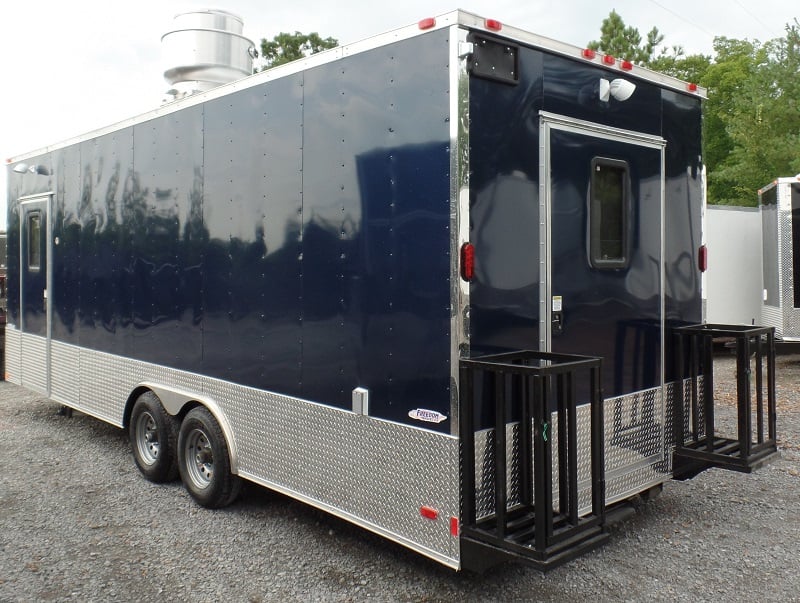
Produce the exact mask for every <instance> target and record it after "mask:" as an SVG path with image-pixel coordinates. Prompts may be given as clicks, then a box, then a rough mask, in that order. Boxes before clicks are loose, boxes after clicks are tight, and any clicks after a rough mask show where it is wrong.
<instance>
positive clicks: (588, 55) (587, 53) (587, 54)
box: [581, 48, 597, 59]
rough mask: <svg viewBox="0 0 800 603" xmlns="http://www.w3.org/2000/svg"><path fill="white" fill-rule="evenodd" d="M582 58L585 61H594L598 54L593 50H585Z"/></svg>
mask: <svg viewBox="0 0 800 603" xmlns="http://www.w3.org/2000/svg"><path fill="white" fill-rule="evenodd" d="M581 56H582V57H583V58H584V59H593V58H594V57H596V56H597V53H596V52H595V51H594V50H592V49H591V48H584V49H583V51H582V52H581Z"/></svg>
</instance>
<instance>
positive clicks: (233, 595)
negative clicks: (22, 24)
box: [0, 356, 800, 602]
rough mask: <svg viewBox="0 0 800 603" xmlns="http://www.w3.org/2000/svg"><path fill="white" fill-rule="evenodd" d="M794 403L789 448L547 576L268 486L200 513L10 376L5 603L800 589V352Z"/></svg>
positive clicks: (1, 583)
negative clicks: (383, 532)
mask: <svg viewBox="0 0 800 603" xmlns="http://www.w3.org/2000/svg"><path fill="white" fill-rule="evenodd" d="M719 364H720V369H719V370H718V373H717V376H716V384H717V387H718V390H719V396H720V399H723V400H724V399H725V398H726V396H727V397H730V398H732V395H731V393H730V392H731V391H733V383H732V370H733V369H732V367H733V363H732V361H731V360H729V359H727V358H724V359H722V360H721V361H720V363H719ZM778 399H779V405H778V432H779V440H780V448H781V458H780V459H778V460H776V461H774V462H772V463H771V464H769V465H767V466H766V467H764V468H762V469H761V470H759V471H757V472H755V473H753V474H749V475H746V474H740V473H732V472H728V471H722V470H718V469H711V470H708V471H706V472H704V473H702V474H700V475H699V476H698V477H696V478H695V479H693V480H689V481H686V482H669V483H667V484H665V486H664V491H663V493H662V494H661V496H660V497H658V498H656V499H655V500H652V501H650V502H648V503H646V504H642V505H639V506H638V507H637V510H636V513H635V514H634V515H633V516H632V517H631V518H629V519H628V520H626V521H624V522H622V523H620V524H617V525H616V526H615V527H614V528H612V537H611V540H610V542H609V543H608V544H606V545H605V546H603V547H602V548H600V549H598V550H596V551H593V552H590V553H588V554H586V555H584V556H583V557H581V558H579V559H576V560H575V561H572V562H571V563H568V564H567V565H565V566H562V567H560V568H557V569H556V570H554V571H552V572H550V573H548V574H546V575H544V574H541V573H539V572H538V571H536V570H534V569H532V568H530V567H527V566H523V565H505V566H501V567H500V568H498V569H496V570H493V571H492V572H490V573H488V574H487V575H483V576H478V575H474V574H470V573H464V572H462V573H455V572H453V571H451V570H449V569H447V568H444V567H442V566H439V565H438V564H436V563H434V562H432V561H428V560H426V559H424V558H423V557H421V556H419V555H417V554H415V553H412V552H410V551H407V550H406V549H404V548H402V547H400V546H397V545H394V544H392V543H390V542H388V541H386V540H384V539H382V538H380V537H378V536H374V535H372V534H370V533H368V532H366V531H364V530H361V529H359V528H357V527H355V526H352V525H350V524H348V523H345V522H343V521H340V520H338V519H336V518H334V517H331V516H329V515H327V514H325V513H322V512H319V511H316V510H314V509H312V508H310V507H308V506H306V505H303V504H300V503H297V502H294V501H292V500H290V499H288V498H285V497H283V496H281V495H278V494H274V493H271V492H268V491H266V490H264V489H261V488H257V487H255V486H253V487H248V488H246V489H245V492H244V496H243V497H242V499H241V500H240V501H239V502H237V503H236V504H234V505H233V506H232V507H230V508H228V509H225V510H221V511H208V510H205V509H202V508H200V507H198V506H197V505H196V504H194V502H193V501H192V500H191V499H190V498H189V496H188V495H187V494H186V492H185V491H184V490H183V488H182V487H181V486H180V485H179V484H173V485H166V486H156V485H153V484H151V483H149V482H147V481H145V480H144V479H143V478H142V477H141V476H140V475H139V472H138V471H137V470H136V468H135V466H134V464H133V458H132V456H131V453H130V451H129V446H128V441H127V436H126V434H125V433H124V432H123V431H122V430H118V429H116V428H114V427H111V426H109V425H106V424H105V423H102V422H100V421H97V420H95V419H92V418H89V417H86V416H84V415H81V414H79V413H75V415H74V417H73V418H71V419H66V418H64V417H61V416H58V415H57V414H56V411H57V409H58V407H57V406H56V405H55V404H54V403H52V402H48V401H47V400H44V399H42V398H41V397H40V396H38V395H36V394H31V393H29V392H27V391H26V390H23V389H21V388H19V387H16V386H13V385H10V384H7V383H0V462H2V472H0V601H71V600H80V601H111V600H114V601H134V600H135V601H141V600H147V599H151V600H169V601H208V602H213V601H220V600H228V601H362V600H368V599H371V600H379V601H456V600H467V601H477V600H496V601H511V600H547V601H585V600H587V599H590V598H591V599H595V600H599V601H613V600H628V601H644V600H660V601H711V600H718V601H721V600H734V601H745V600H751V601H759V602H760V601H792V600H793V601H800V572H799V571H798V568H799V566H800V356H782V357H779V359H778Z"/></svg>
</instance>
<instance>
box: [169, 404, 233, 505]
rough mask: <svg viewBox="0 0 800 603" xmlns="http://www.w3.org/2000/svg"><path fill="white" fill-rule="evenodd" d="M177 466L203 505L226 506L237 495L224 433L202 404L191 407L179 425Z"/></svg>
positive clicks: (196, 498) (191, 492) (187, 484)
mask: <svg viewBox="0 0 800 603" xmlns="http://www.w3.org/2000/svg"><path fill="white" fill-rule="evenodd" d="M178 468H179V470H180V474H181V479H182V480H183V484H184V486H186V490H188V492H189V494H190V495H191V496H192V498H194V499H195V500H196V501H197V502H198V503H199V504H200V505H202V506H204V507H207V508H209V509H218V508H220V507H225V506H227V505H229V504H231V503H232V502H233V501H234V500H236V497H237V496H239V491H240V490H241V481H240V480H239V478H238V477H237V476H235V475H233V473H231V461H230V456H229V455H228V443H227V442H226V441H225V435H224V434H223V433H222V429H221V428H220V426H219V423H217V421H216V419H214V417H213V415H212V414H211V413H210V412H209V411H208V410H207V409H205V408H203V407H202V406H200V407H197V408H194V409H192V410H191V411H190V412H189V414H188V415H186V418H185V419H184V420H183V423H182V424H181V429H180V433H179V435H178Z"/></svg>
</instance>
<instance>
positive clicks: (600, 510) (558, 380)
mask: <svg viewBox="0 0 800 603" xmlns="http://www.w3.org/2000/svg"><path fill="white" fill-rule="evenodd" d="M600 367H601V361H600V359H599V358H589V357H585V356H572V355H564V354H547V353H540V352H516V353H512V354H500V355H495V356H485V357H482V358H476V359H472V360H462V361H461V367H460V372H461V376H460V381H461V396H462V398H461V400H462V404H461V417H460V422H461V423H460V426H461V434H462V461H461V466H462V487H463V501H464V507H463V518H462V531H461V544H462V547H461V551H462V555H461V559H462V565H463V566H464V567H466V568H469V569H476V570H482V569H485V568H487V567H490V566H491V565H494V564H496V563H497V562H499V561H502V560H504V559H507V558H509V557H512V558H517V559H520V560H523V561H526V562H529V563H532V564H533V565H535V566H536V567H537V568H539V569H541V570H547V569H550V568H552V567H555V566H557V565H559V564H561V563H563V562H565V561H567V560H569V559H572V558H574V557H576V556H578V555H580V554H581V553H583V552H584V551H586V550H589V549H591V548H594V547H596V546H598V545H600V544H601V543H602V542H604V541H605V540H606V539H607V538H608V534H607V533H606V530H605V461H604V454H603V437H604V433H603V396H602V392H601V386H600V374H601V373H600ZM577 373H588V383H589V385H590V392H589V399H588V400H583V402H586V403H588V404H590V405H591V510H590V511H589V512H588V513H585V514H584V515H580V514H579V508H578V507H579V504H578V494H579V493H578V448H577V419H576V407H577V404H576V389H575V381H576V374H577ZM483 392H487V395H486V396H484V394H483ZM481 396H483V398H484V399H481ZM486 397H489V398H490V399H489V400H487V399H485V398H486ZM478 402H481V403H483V404H484V405H485V404H487V402H488V403H490V405H491V406H492V407H493V409H494V417H493V418H494V421H493V423H494V424H493V428H494V450H493V453H494V455H493V458H494V467H493V471H492V479H493V484H492V485H493V488H492V492H493V498H494V501H493V503H494V504H493V509H494V512H493V513H492V514H491V515H489V516H488V517H483V518H480V519H478V518H476V501H475V494H476V490H475V482H476V478H475V432H476V423H475V416H474V415H475V408H476V406H477V403H478ZM512 412H513V413H514V414H515V416H519V417H520V420H519V429H520V432H519V433H520V435H519V439H518V447H519V450H518V451H516V452H517V453H518V454H519V459H520V460H519V463H518V469H517V473H518V474H519V475H514V476H509V475H508V473H509V471H508V468H509V459H508V452H507V437H506V426H507V425H508V424H509V422H510V421H511V418H510V416H509V415H510V414H511V413H512ZM552 412H555V413H556V416H557V424H558V437H557V440H558V445H557V450H556V451H555V459H554V457H553V455H554V451H553V434H552V433H551V432H550V429H551V428H550V426H551V422H552V419H551V413H552ZM512 454H513V452H512ZM556 471H557V485H558V492H557V496H555V497H554V488H553V475H554V473H555V472H556ZM509 479H515V480H518V483H519V489H520V496H519V499H520V500H519V504H514V505H513V506H512V507H510V506H509V501H508V491H509V486H508V482H509Z"/></svg>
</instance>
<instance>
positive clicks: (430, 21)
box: [418, 17, 436, 29]
mask: <svg viewBox="0 0 800 603" xmlns="http://www.w3.org/2000/svg"><path fill="white" fill-rule="evenodd" d="M418 25H419V28H420V29H430V28H431V27H433V26H434V25H436V19H434V18H433V17H428V18H427V19H423V20H422V21H420V22H419V23H418Z"/></svg>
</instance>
